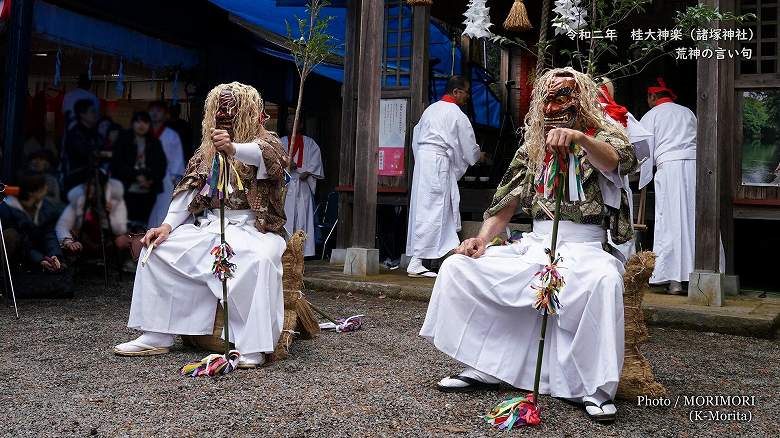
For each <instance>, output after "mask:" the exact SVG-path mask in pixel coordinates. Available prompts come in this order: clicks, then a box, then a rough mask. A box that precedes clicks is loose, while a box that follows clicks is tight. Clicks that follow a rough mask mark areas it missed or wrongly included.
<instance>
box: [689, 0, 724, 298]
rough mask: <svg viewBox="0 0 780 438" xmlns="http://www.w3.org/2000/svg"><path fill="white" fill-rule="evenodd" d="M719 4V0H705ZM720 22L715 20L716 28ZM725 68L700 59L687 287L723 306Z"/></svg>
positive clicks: (709, 60) (698, 65) (691, 292)
mask: <svg viewBox="0 0 780 438" xmlns="http://www.w3.org/2000/svg"><path fill="white" fill-rule="evenodd" d="M704 3H705V4H707V5H709V6H713V7H716V8H717V7H719V6H720V0H705V1H704ZM719 24H720V23H713V24H712V26H713V27H715V28H717V27H718V26H719ZM723 84H724V68H723V66H722V64H721V63H720V61H718V60H716V59H715V58H709V59H704V58H699V59H698V61H697V83H696V91H697V98H696V112H697V115H698V129H697V145H696V246H695V258H694V272H693V273H692V274H691V278H690V284H689V287H688V300H689V302H691V303H695V304H703V305H713V306H721V305H722V304H723V275H722V274H720V273H719V272H718V268H719V267H718V264H719V261H720V214H721V213H720V189H721V184H720V183H721V162H720V147H719V139H720V138H721V137H722V135H723V133H724V131H725V129H726V128H725V125H726V124H728V123H729V122H728V119H727V118H726V117H724V114H723V105H722V104H721V102H720V98H721V96H722V88H723Z"/></svg>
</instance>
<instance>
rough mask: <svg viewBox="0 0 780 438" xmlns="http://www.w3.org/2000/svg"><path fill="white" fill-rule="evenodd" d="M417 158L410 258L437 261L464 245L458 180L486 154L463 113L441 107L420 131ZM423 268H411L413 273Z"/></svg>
mask: <svg viewBox="0 0 780 438" xmlns="http://www.w3.org/2000/svg"><path fill="white" fill-rule="evenodd" d="M412 152H413V153H414V160H415V164H414V173H413V177H412V191H411V198H410V201H409V226H408V230H407V235H406V254H407V255H409V256H411V257H413V259H437V258H439V257H442V256H443V255H445V254H447V253H448V252H449V251H450V250H451V249H453V248H455V247H457V246H458V245H459V244H460V239H459V238H458V231H460V227H461V222H460V192H459V189H458V180H459V179H460V178H461V177H462V176H463V174H465V173H466V170H467V169H468V167H469V166H471V165H474V164H475V163H476V162H477V160H478V159H479V155H480V148H479V145H478V144H477V142H476V139H475V137H474V129H473V128H472V126H471V122H470V121H469V119H468V117H467V116H466V115H465V114H464V113H463V111H461V109H460V107H458V106H457V105H455V104H454V103H449V102H443V101H440V102H436V103H434V104H432V105H431V106H429V107H428V108H427V109H426V110H425V112H423V115H422V117H421V118H420V122H419V123H418V124H417V126H415V128H414V133H413V138H412ZM418 264H419V261H418V263H410V265H409V266H410V269H411V268H412V266H415V265H418ZM410 273H411V271H410Z"/></svg>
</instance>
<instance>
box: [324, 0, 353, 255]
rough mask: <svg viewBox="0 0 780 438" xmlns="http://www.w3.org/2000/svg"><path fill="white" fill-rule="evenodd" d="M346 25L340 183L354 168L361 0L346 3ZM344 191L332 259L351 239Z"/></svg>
mask: <svg viewBox="0 0 780 438" xmlns="http://www.w3.org/2000/svg"><path fill="white" fill-rule="evenodd" d="M346 21H347V29H346V32H345V35H346V41H345V51H344V86H343V89H342V106H341V147H340V148H339V185H341V186H351V185H352V183H353V182H354V172H355V125H356V120H357V82H358V81H357V72H358V66H359V65H360V58H359V57H360V2H359V1H351V2H348V3H347V17H346ZM348 196H349V195H348V194H347V193H342V194H341V196H339V222H338V226H337V228H336V234H337V237H336V248H337V249H340V250H341V252H340V253H341V256H336V255H335V254H333V255H332V256H331V260H334V257H335V259H336V260H334V261H335V262H343V261H344V251H345V248H347V247H349V246H350V243H351V242H352V202H351V200H350V199H348Z"/></svg>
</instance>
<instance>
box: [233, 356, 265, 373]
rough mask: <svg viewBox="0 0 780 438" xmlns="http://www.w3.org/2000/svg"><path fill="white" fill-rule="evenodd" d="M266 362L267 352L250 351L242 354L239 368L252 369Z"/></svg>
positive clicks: (239, 359)
mask: <svg viewBox="0 0 780 438" xmlns="http://www.w3.org/2000/svg"><path fill="white" fill-rule="evenodd" d="M264 363H265V354H263V353H249V354H242V355H241V356H240V357H239V358H238V368H239V369H242V370H251V369H254V368H258V367H260V366H262V365H263V364H264Z"/></svg>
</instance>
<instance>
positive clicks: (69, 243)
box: [62, 239, 84, 252]
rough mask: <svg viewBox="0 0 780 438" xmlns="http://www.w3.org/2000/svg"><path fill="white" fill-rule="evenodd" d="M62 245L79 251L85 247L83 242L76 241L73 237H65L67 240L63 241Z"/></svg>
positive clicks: (69, 249)
mask: <svg viewBox="0 0 780 438" xmlns="http://www.w3.org/2000/svg"><path fill="white" fill-rule="evenodd" d="M62 247H63V248H65V249H67V250H68V251H70V252H79V251H81V250H82V249H84V247H83V246H82V245H81V243H79V242H76V241H75V240H73V239H65V241H64V242H62Z"/></svg>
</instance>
